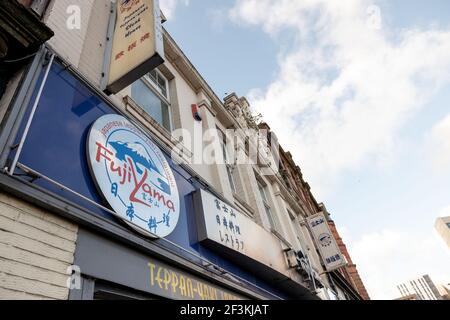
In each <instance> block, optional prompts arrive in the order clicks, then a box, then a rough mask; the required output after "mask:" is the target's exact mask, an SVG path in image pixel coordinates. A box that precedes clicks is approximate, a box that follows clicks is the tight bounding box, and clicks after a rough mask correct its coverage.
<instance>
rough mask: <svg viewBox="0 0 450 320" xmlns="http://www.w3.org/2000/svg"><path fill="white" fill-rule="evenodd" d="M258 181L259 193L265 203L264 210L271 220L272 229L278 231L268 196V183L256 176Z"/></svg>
mask: <svg viewBox="0 0 450 320" xmlns="http://www.w3.org/2000/svg"><path fill="white" fill-rule="evenodd" d="M256 182H257V184H258V190H259V194H260V197H261V200H262V202H263V205H264V211H265V213H266V216H267V219H268V220H269V224H270V229H271V230H273V231H276V232H278V230H277V225H276V223H275V219H274V216H273V211H272V206H271V205H270V202H269V198H268V197H267V184H266V183H265V182H263V181H262V180H261V179H259V178H258V177H257V178H256Z"/></svg>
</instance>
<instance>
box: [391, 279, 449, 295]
mask: <svg viewBox="0 0 450 320" xmlns="http://www.w3.org/2000/svg"><path fill="white" fill-rule="evenodd" d="M397 289H398V290H399V291H400V294H401V296H402V298H404V299H406V300H412V299H410V297H411V296H413V297H414V298H415V299H416V300H443V298H442V296H441V294H440V292H439V290H438V288H437V286H436V285H435V284H434V283H433V281H432V280H431V278H430V276H429V275H424V276H423V277H420V278H417V279H414V280H411V281H408V282H405V283H402V284H400V285H398V286H397Z"/></svg>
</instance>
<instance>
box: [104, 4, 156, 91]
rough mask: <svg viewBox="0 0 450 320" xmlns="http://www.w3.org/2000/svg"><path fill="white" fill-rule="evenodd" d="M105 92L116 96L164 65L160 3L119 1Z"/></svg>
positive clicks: (115, 8) (116, 5) (114, 16)
mask: <svg viewBox="0 0 450 320" xmlns="http://www.w3.org/2000/svg"><path fill="white" fill-rule="evenodd" d="M114 11H115V14H114V15H113V16H112V19H114V21H115V23H114V27H113V30H114V31H113V35H112V36H111V38H112V41H113V42H112V48H110V50H111V54H110V62H109V69H108V71H107V72H108V74H107V75H106V76H107V84H106V90H105V91H106V92H107V93H108V94H112V93H117V92H119V91H120V90H122V89H124V88H125V87H127V86H129V85H130V84H132V83H133V82H135V81H136V80H138V79H139V78H141V77H142V76H144V75H145V74H146V73H148V72H150V71H151V70H152V69H154V68H156V67H157V66H158V65H160V64H162V63H163V62H164V48H163V35H162V26H161V12H160V9H159V1H158V0H116V4H115V7H114Z"/></svg>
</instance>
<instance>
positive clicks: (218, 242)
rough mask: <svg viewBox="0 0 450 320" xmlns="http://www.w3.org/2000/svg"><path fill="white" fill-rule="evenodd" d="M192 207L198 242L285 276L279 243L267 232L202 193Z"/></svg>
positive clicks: (285, 271) (196, 194) (196, 196)
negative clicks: (195, 217) (259, 264)
mask: <svg viewBox="0 0 450 320" xmlns="http://www.w3.org/2000/svg"><path fill="white" fill-rule="evenodd" d="M194 204H195V210H196V214H197V225H198V236H199V241H200V242H203V243H204V244H205V245H207V246H209V247H211V248H213V249H215V250H218V251H219V252H224V251H226V252H227V253H228V254H229V255H232V256H235V257H237V258H238V259H239V258H243V257H246V258H250V259H252V260H253V261H257V262H259V263H261V264H263V265H265V266H268V267H270V268H271V269H274V270H276V271H278V272H280V273H282V274H286V273H287V264H286V263H285V260H286V259H285V257H284V254H283V248H282V247H281V243H280V241H279V240H278V239H277V238H276V237H275V236H274V235H272V234H271V233H270V232H268V231H266V230H265V229H264V228H262V227H261V226H259V225H258V224H256V223H255V222H254V221H253V220H251V219H250V218H248V217H247V216H245V215H244V214H242V213H240V212H238V211H237V210H235V209H234V208H232V207H230V206H229V205H227V204H226V203H224V202H223V201H221V200H220V199H218V198H217V197H215V196H214V195H212V194H211V193H209V192H207V191H205V190H198V191H196V193H195V194H194Z"/></svg>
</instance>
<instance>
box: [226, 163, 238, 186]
mask: <svg viewBox="0 0 450 320" xmlns="http://www.w3.org/2000/svg"><path fill="white" fill-rule="evenodd" d="M227 173H228V181H229V182H230V186H231V190H232V191H233V192H234V193H236V185H235V184H234V177H233V172H232V171H231V168H230V167H229V166H227Z"/></svg>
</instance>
